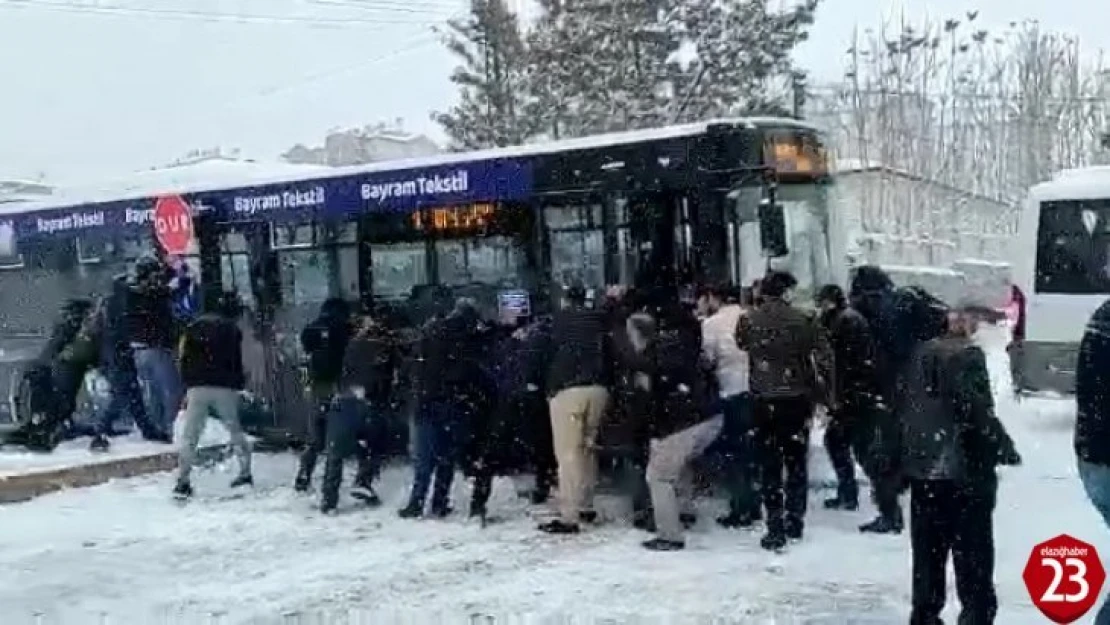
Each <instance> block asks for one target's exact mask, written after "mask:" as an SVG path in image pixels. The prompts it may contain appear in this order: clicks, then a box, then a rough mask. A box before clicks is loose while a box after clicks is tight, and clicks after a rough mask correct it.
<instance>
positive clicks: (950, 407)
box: [901, 312, 1020, 625]
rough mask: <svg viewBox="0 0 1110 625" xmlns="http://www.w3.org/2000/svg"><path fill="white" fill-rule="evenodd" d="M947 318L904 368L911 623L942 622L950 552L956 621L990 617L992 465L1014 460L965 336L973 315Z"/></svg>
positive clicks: (978, 355)
mask: <svg viewBox="0 0 1110 625" xmlns="http://www.w3.org/2000/svg"><path fill="white" fill-rule="evenodd" d="M948 317H949V320H948V324H949V330H948V334H947V335H945V336H943V337H941V338H936V339H932V340H930V341H927V342H925V343H923V344H921V345H920V346H919V347H917V348H916V349H915V351H914V353H913V355H912V356H911V358H910V362H909V363H908V366H907V371H906V373H907V385H906V397H905V399H906V402H905V408H904V410H902V412H901V421H902V462H901V467H902V471H903V473H904V475H905V477H906V478H907V479H908V480H909V483H910V546H911V549H912V552H913V553H912V559H913V598H912V604H913V609H912V612H911V613H910V625H936V624H937V623H940V622H941V621H940V613H941V611H942V610H943V609H944V603H945V595H946V594H947V593H946V583H945V577H946V575H945V569H946V568H947V563H948V556H949V554H950V553H951V555H952V559H953V564H954V566H955V569H956V593H957V595H958V596H959V598H960V604H961V607H962V611H961V614H960V617H959V622H960V623H975V624H976V625H979V624H990V623H993V622H994V617H995V614H996V612H997V611H998V599H997V597H996V595H995V589H994V527H993V525H994V522H993V520H992V518H991V517H992V515H993V513H994V507H995V501H996V496H997V492H998V476H997V474H996V472H995V468H996V467H997V466H998V465H1000V464H1017V463H1019V462H1020V457H1019V456H1018V455H1017V451H1016V450H1015V449H1014V445H1013V441H1012V440H1011V439H1010V437H1009V435H1008V434H1007V433H1006V430H1005V428H1003V426H1002V423H1001V422H1000V421H999V420H998V418H997V417H996V416H995V414H994V400H993V398H992V396H991V384H990V377H989V374H988V372H987V365H986V358H985V356H984V355H983V351H982V350H981V349H980V348H979V347H978V346H976V345H975V344H974V343H973V342H972V336H973V334H974V332H975V322H974V320H973V319H972V317H971V316H970V315H967V314H966V313H964V312H952V313H949V315H948Z"/></svg>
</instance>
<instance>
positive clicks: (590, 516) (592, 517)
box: [578, 510, 597, 524]
mask: <svg viewBox="0 0 1110 625" xmlns="http://www.w3.org/2000/svg"><path fill="white" fill-rule="evenodd" d="M578 520H579V521H581V522H583V523H587V524H588V523H597V510H583V511H582V512H579V513H578Z"/></svg>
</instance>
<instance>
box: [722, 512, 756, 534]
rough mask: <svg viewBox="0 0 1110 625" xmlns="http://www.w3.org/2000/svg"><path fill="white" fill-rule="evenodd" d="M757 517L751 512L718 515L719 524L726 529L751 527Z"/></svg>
mask: <svg viewBox="0 0 1110 625" xmlns="http://www.w3.org/2000/svg"><path fill="white" fill-rule="evenodd" d="M755 521H756V519H755V518H754V517H752V515H751V514H742V513H739V512H730V513H729V514H726V515H725V516H723V517H717V524H718V525H720V526H721V527H723V528H726V529H730V530H731V529H751V527H752V526H753V525H755Z"/></svg>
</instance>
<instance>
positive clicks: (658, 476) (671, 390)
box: [622, 298, 724, 551]
mask: <svg viewBox="0 0 1110 625" xmlns="http://www.w3.org/2000/svg"><path fill="white" fill-rule="evenodd" d="M626 332H627V333H628V335H629V339H630V340H629V342H630V344H631V346H632V350H631V351H628V352H622V356H623V358H624V360H625V362H623V363H622V364H624V366H626V367H627V368H628V369H630V370H631V371H633V372H635V377H636V378H637V384H638V385H640V387H641V388H642V389H643V390H644V391H645V392H646V393H647V394H648V395H649V396H650V398H651V402H650V404H647V405H646V407H647V408H648V409H649V410H650V414H645V415H639V418H640V419H643V420H646V422H647V428H646V429H647V432H648V436H649V438H650V441H651V443H650V452H649V458H648V465H647V470H646V479H647V484H648V490H649V491H650V493H651V507H652V510H653V512H654V525H655V531H656V537H655V538H653V539H651V540H649V541H647V542H645V543H644V547H645V548H646V549H650V550H652V551H675V550H679V549H683V548H685V546H686V543H685V540H684V539H683V523H682V505H683V504H686V505H687V506H688V505H689V504H690V501H689V499H688V498H689V497H690V493H688V492H687V493H683V498H684V499H685V501H680V500H679V492H678V490H679V484H680V482H681V481H682V479H683V473H684V472H686V471H688V470H689V466H690V463H691V462H692V461H693V460H694V459H695V458H697V457H698V456H700V455H701V454H702V452H704V451H705V450H706V449H707V448H708V447H709V445H711V444H712V443H713V441H715V440H716V439H717V437H718V436H719V435H720V433H721V428H722V426H723V425H724V417H723V416H722V415H721V414H720V412H719V410H716V409H715V408H714V405H715V402H713V401H712V395H713V391H712V390H711V388H710V385H709V384H708V382H709V379H710V373H709V370H708V368H707V367H702V366H701V326H700V325H699V324H698V321H697V319H696V318H695V317H694V316H693V314H691V313H690V312H689V311H687V310H685V309H683V308H682V306H681V305H680V304H679V303H678V301H677V298H676V299H674V300H673V301H657V302H656V303H655V305H653V306H652V307H651V308H650V312H649V313H647V314H637V315H633V316H632V317H630V318H629V320H628V322H627V324H626Z"/></svg>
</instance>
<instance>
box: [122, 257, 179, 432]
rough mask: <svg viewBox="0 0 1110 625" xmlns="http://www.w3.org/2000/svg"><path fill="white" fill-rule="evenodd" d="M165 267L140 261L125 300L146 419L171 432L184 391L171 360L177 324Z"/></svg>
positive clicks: (145, 260) (157, 263)
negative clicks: (146, 401)
mask: <svg viewBox="0 0 1110 625" xmlns="http://www.w3.org/2000/svg"><path fill="white" fill-rule="evenodd" d="M168 282H169V276H168V273H167V270H166V267H165V265H163V264H162V262H161V261H159V260H157V259H155V258H143V259H140V260H139V261H138V262H137V263H136V266H135V283H134V285H133V286H132V288H131V292H130V293H129V294H128V298H127V323H128V331H129V335H130V340H131V348H132V350H133V352H134V358H135V368H136V371H137V373H138V376H139V379H140V380H141V381H142V382H144V383H145V384H146V387H147V394H148V399H149V401H150V405H149V406H148V410H147V416H148V417H149V418H150V420H151V421H152V422H153V423H154V424H155V426H156V427H158V428H159V429H160V430H161V431H163V432H167V433H169V432H173V423H174V421H175V420H176V419H177V413H178V411H179V410H180V409H181V400H182V398H183V397H184V388H183V386H182V383H181V375H180V373H179V372H178V369H177V362H176V361H175V359H174V349H175V348H176V344H177V330H178V328H177V322H176V321H175V319H174V316H173V296H172V293H171V292H170V288H169V285H168Z"/></svg>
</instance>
